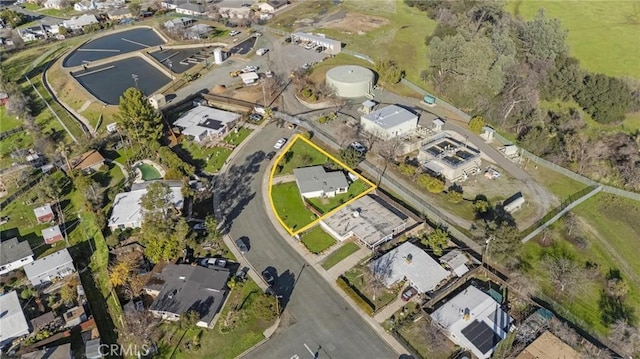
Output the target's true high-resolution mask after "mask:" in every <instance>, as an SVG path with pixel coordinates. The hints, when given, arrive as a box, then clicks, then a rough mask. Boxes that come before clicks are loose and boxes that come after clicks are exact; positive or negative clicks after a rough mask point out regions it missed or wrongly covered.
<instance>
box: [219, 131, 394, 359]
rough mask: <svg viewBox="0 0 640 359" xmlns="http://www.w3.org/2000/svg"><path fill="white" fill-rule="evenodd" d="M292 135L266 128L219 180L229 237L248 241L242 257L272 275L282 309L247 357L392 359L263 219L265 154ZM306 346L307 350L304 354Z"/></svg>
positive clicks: (242, 150)
mask: <svg viewBox="0 0 640 359" xmlns="http://www.w3.org/2000/svg"><path fill="white" fill-rule="evenodd" d="M289 135H291V132H290V131H288V130H285V129H279V128H277V127H276V126H275V125H270V126H267V127H266V128H265V129H264V130H262V132H261V133H260V134H259V136H256V137H255V139H254V140H253V142H252V143H251V146H244V147H243V148H242V149H241V150H240V152H239V153H238V154H237V155H236V156H235V157H234V159H233V160H232V161H233V162H232V163H230V166H229V168H228V171H227V172H226V173H225V174H223V175H221V176H220V179H219V183H220V186H219V191H221V193H220V197H221V198H222V204H221V206H220V208H224V209H225V212H224V213H223V216H224V217H225V219H226V223H224V224H223V226H224V230H228V231H229V233H230V235H231V236H232V238H238V237H241V236H246V237H248V238H249V244H250V250H249V253H247V254H246V258H247V259H248V260H249V261H250V262H251V263H252V265H253V266H254V267H255V268H256V270H258V271H262V270H263V269H264V268H267V267H273V269H274V270H275V271H277V275H278V276H277V282H276V286H275V287H276V291H277V293H278V294H279V295H282V297H283V298H282V303H283V306H284V308H285V310H284V313H283V315H282V321H281V326H280V328H279V329H278V330H277V331H276V333H275V334H274V336H273V337H272V338H271V339H270V340H269V341H267V342H266V343H265V344H263V345H262V346H260V347H259V348H258V349H257V350H256V351H254V352H252V353H250V354H249V355H248V357H249V358H282V359H289V358H294V357H295V356H296V355H297V356H298V357H299V358H311V357H314V355H316V354H317V358H395V357H397V355H396V354H395V353H394V351H392V350H391V348H389V347H388V346H387V344H386V343H385V342H384V341H383V340H382V339H381V338H379V337H378V335H377V334H376V333H375V332H374V331H373V330H372V329H371V328H370V327H369V325H368V324H367V323H366V322H365V321H364V320H363V319H362V318H361V317H360V316H359V315H358V313H356V312H355V311H354V310H353V309H351V307H350V306H349V304H348V303H347V302H346V301H345V300H344V299H343V298H342V297H340V296H338V295H337V294H336V293H335V292H334V291H333V289H332V288H331V287H330V286H329V284H328V283H327V282H326V281H325V280H324V279H323V278H322V277H321V276H320V275H319V274H318V273H317V272H316V271H315V270H314V269H313V268H312V267H308V266H305V264H306V262H305V260H304V258H302V257H301V256H300V255H299V254H298V253H297V252H296V251H295V250H294V249H293V248H292V247H291V246H290V245H289V244H288V243H287V242H285V241H284V240H283V239H282V238H281V236H280V235H279V233H278V232H277V231H276V229H275V228H274V227H273V224H272V222H271V221H270V220H269V218H268V216H267V214H266V212H265V211H266V210H267V209H266V208H265V205H264V201H263V200H262V190H261V184H262V179H263V175H264V173H265V170H266V169H267V168H266V165H265V164H266V161H265V160H264V155H265V153H267V152H269V151H271V150H273V143H275V141H276V140H277V139H278V138H280V137H283V136H289ZM307 347H308V349H307Z"/></svg>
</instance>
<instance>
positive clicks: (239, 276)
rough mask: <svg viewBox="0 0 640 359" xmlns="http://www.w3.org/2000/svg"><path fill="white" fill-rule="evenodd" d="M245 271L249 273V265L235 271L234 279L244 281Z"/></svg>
mask: <svg viewBox="0 0 640 359" xmlns="http://www.w3.org/2000/svg"><path fill="white" fill-rule="evenodd" d="M247 273H249V267H244V268H242V269H240V270H239V271H238V272H236V279H237V280H239V281H241V282H244V280H245V279H246V278H247Z"/></svg>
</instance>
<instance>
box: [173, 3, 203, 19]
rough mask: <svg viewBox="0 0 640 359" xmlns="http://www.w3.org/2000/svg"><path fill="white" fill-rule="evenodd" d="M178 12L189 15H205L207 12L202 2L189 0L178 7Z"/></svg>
mask: <svg viewBox="0 0 640 359" xmlns="http://www.w3.org/2000/svg"><path fill="white" fill-rule="evenodd" d="M176 13H178V14H184V15H188V16H204V15H205V14H206V11H205V8H204V6H202V5H200V4H197V3H192V2H187V3H184V4H180V5H178V6H177V7H176Z"/></svg>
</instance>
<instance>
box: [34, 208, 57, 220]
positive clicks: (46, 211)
mask: <svg viewBox="0 0 640 359" xmlns="http://www.w3.org/2000/svg"><path fill="white" fill-rule="evenodd" d="M33 214H35V215H36V219H37V220H38V223H46V222H51V221H53V218H54V215H53V210H52V209H51V205H50V204H45V205H44V206H41V207H38V208H34V209H33Z"/></svg>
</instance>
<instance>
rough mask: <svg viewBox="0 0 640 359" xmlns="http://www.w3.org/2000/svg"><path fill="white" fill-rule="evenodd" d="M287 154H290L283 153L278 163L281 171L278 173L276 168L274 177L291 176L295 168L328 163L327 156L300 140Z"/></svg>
mask: <svg viewBox="0 0 640 359" xmlns="http://www.w3.org/2000/svg"><path fill="white" fill-rule="evenodd" d="M288 152H290V153H291V154H287V153H285V154H284V155H283V156H282V158H281V159H280V162H278V166H282V170H280V172H278V170H277V168H278V167H276V175H288V174H292V173H293V170H294V169H296V168H299V167H309V166H315V165H322V164H325V163H327V162H329V161H330V160H329V158H328V157H327V156H325V155H324V154H322V153H321V152H319V151H318V150H316V149H315V148H313V147H312V146H310V145H309V144H308V143H306V142H305V141H302V140H296V142H295V143H294V144H293V145H292V146H291V148H290V149H289V151H288Z"/></svg>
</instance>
